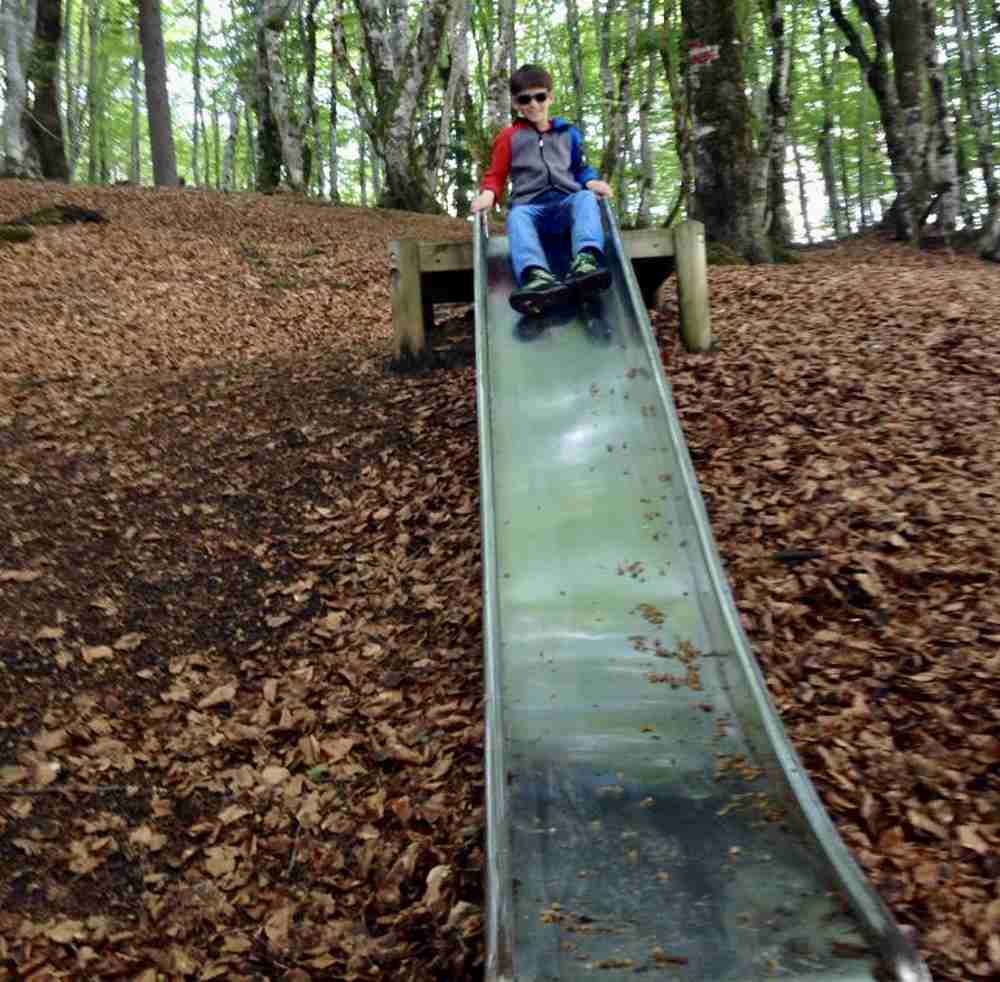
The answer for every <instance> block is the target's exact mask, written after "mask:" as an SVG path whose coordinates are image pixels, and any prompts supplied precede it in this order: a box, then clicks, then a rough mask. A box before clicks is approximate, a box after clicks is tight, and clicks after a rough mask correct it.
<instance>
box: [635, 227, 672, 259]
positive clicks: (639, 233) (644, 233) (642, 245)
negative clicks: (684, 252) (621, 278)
mask: <svg viewBox="0 0 1000 982" xmlns="http://www.w3.org/2000/svg"><path fill="white" fill-rule="evenodd" d="M622 244H623V245H624V246H625V252H626V253H627V254H628V257H629V259H652V258H653V257H654V256H672V255H673V254H674V236H673V233H672V232H671V230H670V229H669V228H633V229H626V230H625V231H624V232H622Z"/></svg>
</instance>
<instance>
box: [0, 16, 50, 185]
mask: <svg viewBox="0 0 1000 982" xmlns="http://www.w3.org/2000/svg"><path fill="white" fill-rule="evenodd" d="M34 25H35V7H34V4H33V3H32V4H29V5H28V6H27V9H26V10H25V9H23V8H22V5H21V4H20V3H19V2H18V0H0V35H2V38H3V51H4V65H5V69H6V73H7V86H6V91H5V92H4V113H3V127H2V133H0V138H2V141H3V159H2V160H0V175H6V176H8V177H40V176H41V173H42V171H41V162H40V161H39V159H38V153H37V149H36V147H35V146H34V143H33V141H32V140H31V138H30V136H29V134H28V131H27V127H26V118H25V111H26V109H27V105H28V79H27V74H26V72H25V62H26V61H27V58H28V55H29V52H30V49H31V41H32V37H33V34H34Z"/></svg>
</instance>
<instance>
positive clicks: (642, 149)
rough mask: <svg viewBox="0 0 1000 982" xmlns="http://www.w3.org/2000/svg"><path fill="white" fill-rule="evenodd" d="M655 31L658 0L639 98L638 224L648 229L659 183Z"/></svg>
mask: <svg viewBox="0 0 1000 982" xmlns="http://www.w3.org/2000/svg"><path fill="white" fill-rule="evenodd" d="M655 30H656V3H655V0H647V2H646V23H645V31H644V38H643V44H644V49H645V55H646V59H645V61H646V64H645V68H646V70H645V72H644V77H643V80H642V94H641V95H640V97H639V172H640V174H641V179H640V183H639V204H638V207H637V208H636V214H635V224H636V227H638V228H649V226H650V225H651V224H652V221H653V219H652V203H653V188H654V186H655V184H656V169H655V163H654V160H653V147H652V144H651V141H650V126H649V114H650V112H651V111H652V108H653V99H654V98H655V95H656V46H655V45H654V44H653V35H654V32H655Z"/></svg>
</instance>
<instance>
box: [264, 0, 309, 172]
mask: <svg viewBox="0 0 1000 982" xmlns="http://www.w3.org/2000/svg"><path fill="white" fill-rule="evenodd" d="M292 2H293V0H262V2H261V6H260V32H261V35H262V37H263V42H264V56H265V59H266V72H267V79H268V92H269V95H270V98H271V114H272V117H273V119H274V122H275V125H276V126H277V130H278V136H279V138H280V141H281V158H282V162H283V163H284V165H285V174H286V176H287V178H288V183H289V185H290V186H291V187H292V188H294V189H295V190H296V191H304V190H305V185H304V182H303V170H302V131H301V129H300V128H299V123H298V120H297V119H296V118H295V114H294V111H293V109H292V106H291V102H290V100H289V98H288V80H287V78H286V75H285V68H284V64H283V63H282V57H281V38H282V35H283V34H284V32H285V28H286V27H287V25H288V17H289V14H290V13H291V8H292Z"/></svg>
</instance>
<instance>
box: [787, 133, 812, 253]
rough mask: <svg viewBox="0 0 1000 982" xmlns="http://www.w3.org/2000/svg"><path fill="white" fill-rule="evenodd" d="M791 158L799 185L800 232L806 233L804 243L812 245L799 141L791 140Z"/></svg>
mask: <svg viewBox="0 0 1000 982" xmlns="http://www.w3.org/2000/svg"><path fill="white" fill-rule="evenodd" d="M792 157H793V158H794V160H795V177H796V179H797V181H798V185H799V211H800V212H801V213H802V231H803V232H805V233H806V242H808V243H809V245H812V244H813V242H814V241H815V240H814V239H813V232H812V222H811V221H810V220H809V192H808V190H807V189H806V172H805V169H804V168H803V166H802V151H801V150H800V149H799V141H798V140H792Z"/></svg>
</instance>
